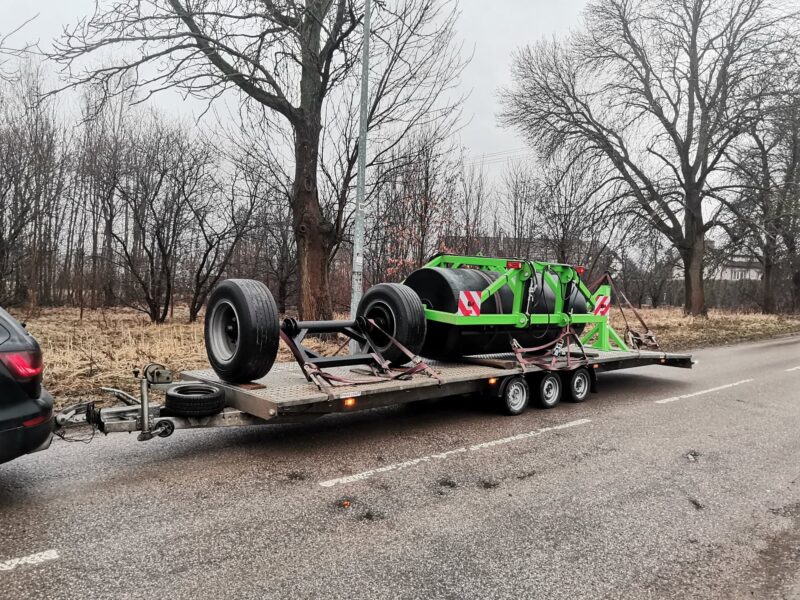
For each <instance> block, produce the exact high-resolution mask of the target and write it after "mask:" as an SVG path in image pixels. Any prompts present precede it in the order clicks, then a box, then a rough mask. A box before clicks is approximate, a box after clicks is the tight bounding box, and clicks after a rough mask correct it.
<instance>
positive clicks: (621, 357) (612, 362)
mask: <svg viewBox="0 0 800 600" xmlns="http://www.w3.org/2000/svg"><path fill="white" fill-rule="evenodd" d="M586 356H587V359H588V363H589V367H590V368H592V369H593V370H594V371H595V372H603V371H614V370H618V369H626V368H633V367H639V366H645V365H664V366H671V367H681V368H691V366H692V357H691V355H690V354H672V353H666V352H653V351H644V350H642V351H639V352H631V351H628V352H619V351H599V350H590V351H587V352H586ZM425 362H426V364H428V365H429V366H430V367H431V368H432V369H434V370H435V371H436V373H437V374H438V375H437V377H432V376H430V375H428V374H426V373H424V372H423V373H418V374H415V375H412V376H410V378H408V379H387V380H384V381H380V382H374V383H365V384H360V385H341V386H333V387H331V388H329V389H327V390H322V389H320V388H319V387H318V386H317V385H315V384H314V383H312V382H310V381H308V380H307V379H306V377H305V375H304V374H303V372H302V371H301V370H300V369H299V368H298V366H297V364H296V363H280V364H276V365H275V366H274V367H273V369H272V370H271V371H270V372H269V373H268V374H267V375H266V376H265V377H262V378H261V379H257V380H255V381H253V382H251V383H248V384H240V385H236V384H231V383H227V382H224V381H222V380H220V378H219V377H217V375H216V374H215V373H214V371H212V370H211V369H206V370H200V371H184V372H182V373H181V378H182V379H183V380H189V381H199V382H203V383H209V384H213V385H216V386H218V387H220V388H221V389H222V390H223V391H224V392H225V399H226V403H227V405H228V406H230V407H232V408H235V409H238V410H240V411H242V412H244V413H247V414H249V415H252V416H254V417H258V418H260V419H264V420H271V419H275V418H278V417H281V416H290V415H297V414H314V413H316V414H319V413H331V412H347V411H353V410H363V409H367V408H375V407H378V406H386V405H389V404H402V403H404V402H413V401H415V400H423V399H434V398H441V397H445V396H455V395H458V394H468V393H476V392H481V391H485V390H488V389H490V387H491V385H493V384H492V383H490V381H491V380H494V381H498V380H500V379H502V378H504V377H507V376H510V375H519V374H523V373H534V372H538V371H543V369H541V368H540V367H538V366H536V365H528V366H525V367H523V366H521V365H519V364H518V363H517V362H516V360H515V359H514V355H513V354H492V355H482V356H474V357H468V358H466V359H465V362H438V361H428V360H426V361H425ZM489 363H490V364H489ZM327 370H328V371H329V372H331V373H333V374H335V375H338V376H340V377H354V375H353V373H352V371H351V369H350V368H349V367H331V368H329V369H327ZM356 377H357V376H356Z"/></svg>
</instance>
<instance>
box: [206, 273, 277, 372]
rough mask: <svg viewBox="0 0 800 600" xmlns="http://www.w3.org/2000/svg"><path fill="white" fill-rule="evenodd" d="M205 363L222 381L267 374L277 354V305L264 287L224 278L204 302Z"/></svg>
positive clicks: (260, 284)
mask: <svg viewBox="0 0 800 600" xmlns="http://www.w3.org/2000/svg"><path fill="white" fill-rule="evenodd" d="M204 334H205V342H206V354H207V355H208V362H209V363H211V367H212V368H213V369H214V372H215V373H216V374H217V375H218V376H219V378H220V379H222V380H223V381H229V382H231V383H246V382H248V381H253V380H254V379H258V378H260V377H263V376H264V375H266V374H267V373H268V372H269V370H270V369H271V368H272V365H273V363H274V362H275V358H276V357H277V356H278V340H279V339H280V321H279V318H278V307H277V306H276V305H275V300H274V299H273V298H272V294H271V293H270V291H269V289H267V286H266V285H264V284H263V283H261V282H260V281H255V280H253V279H226V280H225V281H223V282H222V283H220V284H219V285H218V286H217V287H215V288H214V290H213V291H212V292H211V295H210V296H209V297H208V303H207V305H206V320H205V331H204Z"/></svg>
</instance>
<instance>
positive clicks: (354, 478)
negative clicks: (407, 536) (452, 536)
mask: <svg viewBox="0 0 800 600" xmlns="http://www.w3.org/2000/svg"><path fill="white" fill-rule="evenodd" d="M591 422H592V421H591V419H578V420H577V421H569V422H568V423H562V424H561V425H553V426H552V427H543V428H541V429H535V430H533V431H528V432H525V433H519V434H517V435H512V436H510V437H506V438H500V439H499V440H492V441H490V442H482V443H480V444H473V445H472V446H465V447H462V448H456V449H455V450H448V451H447V452H441V453H438V454H429V455H428V456H422V457H420V458H413V459H411V460H407V461H404V462H400V463H395V464H393V465H386V466H384V467H378V468H377V469H370V470H369V471H364V472H363V473H356V474H355V475H347V476H346V477H338V478H336V479H329V480H328V481H320V483H319V485H321V486H322V487H333V486H335V485H339V484H342V483H353V482H354V481H363V480H364V479H369V478H370V477H373V476H375V475H379V474H380V473H386V472H387V471H397V470H399V469H406V468H408V467H413V466H414V465H418V464H420V463H423V462H430V461H432V460H434V459H437V460H441V459H444V458H449V457H450V456H453V455H456V454H461V453H464V452H474V451H476V450H483V449H484V448H491V447H494V446H500V445H501V444H510V443H511V442H517V441H519V440H524V439H528V438H532V437H536V436H539V435H542V434H543V433H547V432H548V431H556V430H558V429H566V428H568V427H577V426H578V425H586V424H587V423H591Z"/></svg>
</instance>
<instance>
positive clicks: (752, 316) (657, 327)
mask: <svg viewBox="0 0 800 600" xmlns="http://www.w3.org/2000/svg"><path fill="white" fill-rule="evenodd" d="M640 312H641V314H642V317H643V318H644V320H645V322H646V323H647V324H648V325H650V328H651V329H652V330H653V332H654V333H655V335H656V339H657V340H658V342H659V344H660V345H661V347H662V348H663V349H664V350H667V351H673V352H674V351H679V350H687V349H689V348H701V347H704V346H721V345H724V344H734V343H737V342H746V341H750V340H759V339H764V338H770V337H775V336H778V335H783V334H787V333H797V332H800V315H793V316H792V315H762V314H758V313H747V312H736V311H723V310H711V311H709V315H708V318H707V319H701V318H695V317H684V316H683V312H682V311H681V309H679V308H657V309H649V310H642V311H640ZM625 315H626V316H627V318H628V322H629V323H630V325H631V328H632V329H634V330H636V331H641V330H642V327H641V325H640V324H639V322H638V321H637V320H636V317H635V316H634V315H633V314H632V313H631V312H630V311H625ZM611 322H612V324H613V326H614V328H615V329H617V331H619V332H620V333H622V332H623V331H625V323H624V321H623V319H622V317H621V315H620V314H619V311H618V310H614V311H612V318H611Z"/></svg>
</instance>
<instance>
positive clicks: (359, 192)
mask: <svg viewBox="0 0 800 600" xmlns="http://www.w3.org/2000/svg"><path fill="white" fill-rule="evenodd" d="M371 5H372V1H371V0H365V1H364V48H363V54H362V57H361V113H360V116H359V125H358V179H357V181H356V210H355V217H354V220H353V281H352V290H351V296H350V318H351V319H355V318H356V309H357V308H358V303H359V301H360V300H361V295H362V292H363V287H364V196H365V193H366V185H367V183H366V177H367V173H366V171H367V119H368V118H369V34H370V29H369V18H370V9H371ZM356 346H357V345H356V343H355V342H353V341H351V342H350V353H351V354H354V353H355V352H357V347H356Z"/></svg>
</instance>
